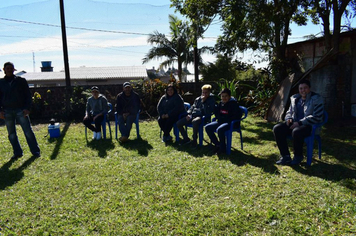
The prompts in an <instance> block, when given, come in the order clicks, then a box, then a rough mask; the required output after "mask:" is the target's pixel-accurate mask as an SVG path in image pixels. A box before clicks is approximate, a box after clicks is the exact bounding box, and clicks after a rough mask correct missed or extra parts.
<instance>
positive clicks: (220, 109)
mask: <svg viewBox="0 0 356 236" xmlns="http://www.w3.org/2000/svg"><path fill="white" fill-rule="evenodd" d="M241 116H242V111H241V109H240V107H239V104H237V102H236V100H235V99H234V98H231V99H230V100H229V101H228V102H227V103H225V104H223V103H222V102H220V103H219V104H218V105H217V106H216V108H215V117H216V118H217V120H218V123H219V124H224V123H228V124H230V123H231V121H233V120H237V119H241ZM239 124H240V122H237V123H235V125H236V127H237V126H238V125H239Z"/></svg>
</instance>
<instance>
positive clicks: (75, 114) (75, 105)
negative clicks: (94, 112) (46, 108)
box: [63, 86, 91, 120]
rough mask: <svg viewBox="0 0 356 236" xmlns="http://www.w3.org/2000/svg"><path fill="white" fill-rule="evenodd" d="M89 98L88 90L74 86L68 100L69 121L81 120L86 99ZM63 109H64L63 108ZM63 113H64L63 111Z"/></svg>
mask: <svg viewBox="0 0 356 236" xmlns="http://www.w3.org/2000/svg"><path fill="white" fill-rule="evenodd" d="M90 96H91V92H90V90H89V89H88V90H86V91H85V90H84V88H83V87H81V86H75V87H73V90H72V95H71V98H70V119H73V120H82V119H83V117H84V111H85V109H86V104H87V100H88V98H89V97H90ZM64 109H65V108H64ZM63 112H65V111H63Z"/></svg>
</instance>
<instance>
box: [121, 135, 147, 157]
mask: <svg viewBox="0 0 356 236" xmlns="http://www.w3.org/2000/svg"><path fill="white" fill-rule="evenodd" d="M121 147H123V148H126V149H128V150H137V152H138V154H139V155H140V156H148V151H149V150H152V149H153V147H152V145H151V144H149V143H148V141H147V140H144V139H142V138H136V139H132V140H130V141H128V142H126V143H123V144H121Z"/></svg>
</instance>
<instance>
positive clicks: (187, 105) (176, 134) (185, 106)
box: [160, 102, 190, 142]
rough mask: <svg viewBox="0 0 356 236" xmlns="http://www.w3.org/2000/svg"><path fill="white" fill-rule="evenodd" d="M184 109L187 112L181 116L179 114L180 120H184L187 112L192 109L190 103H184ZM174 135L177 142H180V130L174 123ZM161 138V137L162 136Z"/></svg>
mask: <svg viewBox="0 0 356 236" xmlns="http://www.w3.org/2000/svg"><path fill="white" fill-rule="evenodd" d="M184 108H185V112H182V113H181V114H179V116H178V120H180V119H182V118H183V117H184V116H186V115H187V111H188V110H189V109H190V104H189V103H188V102H184ZM161 133H162V130H161ZM173 133H174V136H176V142H179V129H178V127H177V124H176V123H174V125H173ZM160 137H161V134H160Z"/></svg>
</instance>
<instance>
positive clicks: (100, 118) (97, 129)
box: [83, 116, 104, 132]
mask: <svg viewBox="0 0 356 236" xmlns="http://www.w3.org/2000/svg"><path fill="white" fill-rule="evenodd" d="M93 118H94V117H93V116H89V117H88V119H85V120H83V124H84V125H85V126H86V127H88V129H90V130H91V131H93V132H101V123H102V122H103V120H104V116H98V117H97V118H96V119H95V121H94V125H95V127H94V126H93V125H92V124H91V123H92V122H93Z"/></svg>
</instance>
